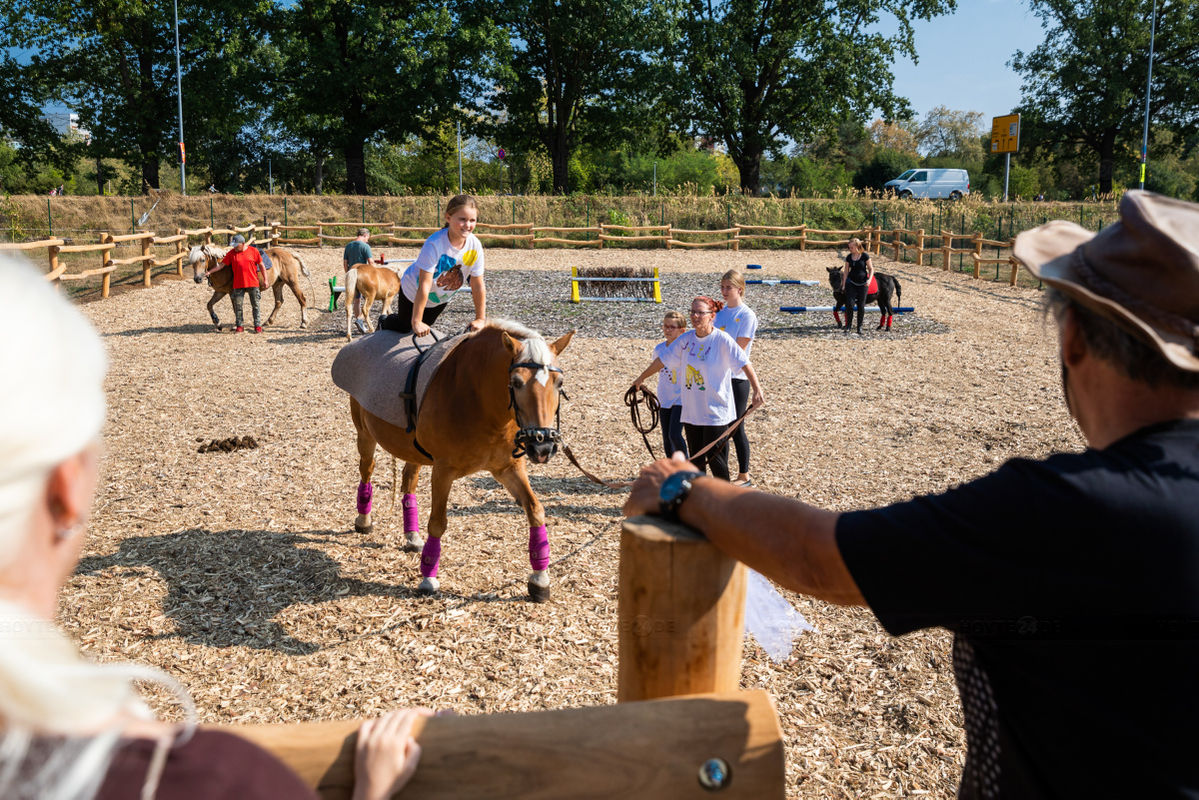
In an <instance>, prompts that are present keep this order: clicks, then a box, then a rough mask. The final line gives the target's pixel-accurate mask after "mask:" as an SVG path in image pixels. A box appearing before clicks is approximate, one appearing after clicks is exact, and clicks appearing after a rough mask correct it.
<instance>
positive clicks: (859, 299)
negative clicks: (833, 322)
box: [845, 282, 867, 331]
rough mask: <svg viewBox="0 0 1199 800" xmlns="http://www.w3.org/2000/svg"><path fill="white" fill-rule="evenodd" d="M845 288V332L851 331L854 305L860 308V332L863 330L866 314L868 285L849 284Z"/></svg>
mask: <svg viewBox="0 0 1199 800" xmlns="http://www.w3.org/2000/svg"><path fill="white" fill-rule="evenodd" d="M847 284H848V285H847V286H846V287H845V330H849V324H850V323H851V322H852V321H853V307H854V303H857V306H858V330H859V331H860V330H862V315H863V314H865V313H866V288H867V287H866V285H865V284H862V285H861V286H858V285H856V284H853V283H848V282H847Z"/></svg>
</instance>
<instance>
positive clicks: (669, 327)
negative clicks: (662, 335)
mask: <svg viewBox="0 0 1199 800" xmlns="http://www.w3.org/2000/svg"><path fill="white" fill-rule="evenodd" d="M662 327H663V328H666V329H667V330H670V329H671V328H682V327H685V326H683V325H667V324H666V323H665V322H663V323H662Z"/></svg>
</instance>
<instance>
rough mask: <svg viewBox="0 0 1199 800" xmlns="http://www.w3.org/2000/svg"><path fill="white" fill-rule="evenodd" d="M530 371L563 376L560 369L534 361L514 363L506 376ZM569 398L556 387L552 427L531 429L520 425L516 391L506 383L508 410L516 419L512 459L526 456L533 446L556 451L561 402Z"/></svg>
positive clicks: (559, 430)
mask: <svg viewBox="0 0 1199 800" xmlns="http://www.w3.org/2000/svg"><path fill="white" fill-rule="evenodd" d="M522 368H523V369H530V370H533V372H534V374H536V372H537V370H541V369H544V370H548V371H549V372H557V373H558V374H559V375H565V373H564V372H563V371H562V369H561V367H555V366H553V365H552V364H538V363H537V362H535V361H514V362H513V363H512V364H511V366H509V367H508V374H509V375H511V374H512V373H513V372H514V371H516V370H518V369H522ZM569 399H570V397H569V396H568V395H567V394H566V390H564V389H563V388H562V387H561V386H559V387H558V409H557V411H555V412H554V427H552V428H531V427H528V426H526V425H522V424H521V421H520V406H519V405H517V403H516V389H514V388H512V382H511V381H509V382H508V408H510V409H512V416H513V417H514V418H515V419H516V428H517V430H516V438H515V440H514V441H513V445H515V446H514V447H513V448H512V457H513V458H520V457H521V456H523V455H526V454H528V452H529V447H530V446H532V445H535V444H546V443H550V444H552V445H553V446H554V449H555V450H556V449H557V448H558V446H559V445H560V444H562V432H561V428H562V401H563V400H569Z"/></svg>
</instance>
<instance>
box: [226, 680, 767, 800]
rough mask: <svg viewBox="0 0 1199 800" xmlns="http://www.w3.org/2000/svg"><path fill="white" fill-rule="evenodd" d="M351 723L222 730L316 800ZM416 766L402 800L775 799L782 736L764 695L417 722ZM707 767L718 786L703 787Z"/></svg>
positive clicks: (347, 789) (333, 773)
mask: <svg viewBox="0 0 1199 800" xmlns="http://www.w3.org/2000/svg"><path fill="white" fill-rule="evenodd" d="M360 724H361V723H360V721H357V720H345V721H339V722H307V723H299V724H292V725H254V726H244V727H227V728H224V729H223V730H226V731H228V732H230V733H234V734H237V735H238V736H241V737H243V738H245V739H249V740H250V741H252V742H254V743H255V744H257V745H259V746H260V747H263V748H265V749H267V750H269V751H271V752H272V753H274V755H275V756H276V757H278V758H279V759H280V760H281V761H282V762H283V763H284V764H287V765H288V766H289V767H291V768H292V769H293V770H295V771H296V772H297V773H299V775H300V778H301V779H302V780H303V781H304V782H305V783H307V784H308V785H309V786H311V787H312V788H313V789H314V790H315V791H316V792H317V793H318V794H319V795H320V796H321V797H322V798H325V800H335V799H336V800H345V799H346V798H349V797H350V795H351V792H352V791H353V786H354V746H355V743H356V737H357V731H358V727H359V725H360ZM413 736H414V737H415V738H416V739H417V740H418V741H419V742H420V745H421V750H422V753H421V760H420V764H419V765H418V766H417V768H416V774H415V775H414V776H413V778H412V781H411V782H410V783H409V784H408V785H407V786H405V787H404V790H403V792H402V793H401V794H400V795H399V796H400V797H402V798H405V799H406V800H420V798H445V797H453V798H458V799H459V800H472V799H475V798H477V800H484V798H487V799H488V800H489V799H490V798H495V797H520V798H526V799H527V800H571V799H572V798H580V799H581V798H597V797H619V798H622V800H658V799H659V798H664V797H669V798H681V799H684V800H685V799H686V798H694V799H695V800H703V799H704V798H709V797H712V796H713V795H715V796H717V797H728V798H741V799H743V800H756V799H757V798H769V800H782V799H783V797H784V794H785V778H784V764H783V761H784V756H783V742H782V733H781V731H780V730H779V725H778V718H777V715H776V714H775V711H774V707H773V706H772V704H771V702H770V696H769V695H768V694H766V692H764V691H761V690H756V691H749V692H738V693H735V694H730V695H699V696H692V697H679V698H670V699H664V700H652V701H647V702H641V703H620V704H618V705H606V706H593V707H590V708H570V709H560V710H555V711H537V712H522V713H516V714H488V715H476V716H453V717H433V718H427V719H420V720H417V722H416V725H415V726H413ZM713 759H719V760H720V761H721V762H723V770H722V772H723V773H724V775H725V778H726V781H725V784H724V785H723V787H716V786H712V785H711V784H710V782H709V784H708V785H707V786H705V785H704V783H702V782H701V777H700V775H701V771H704V772H707V775H708V777H709V778H710V776H711V772H710V771H706V770H704V767H705V766H706V765H707V764H708V763H709V762H710V761H711V760H713Z"/></svg>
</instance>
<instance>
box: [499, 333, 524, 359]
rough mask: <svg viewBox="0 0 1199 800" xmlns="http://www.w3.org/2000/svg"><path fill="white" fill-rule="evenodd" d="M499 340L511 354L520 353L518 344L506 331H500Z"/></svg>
mask: <svg viewBox="0 0 1199 800" xmlns="http://www.w3.org/2000/svg"><path fill="white" fill-rule="evenodd" d="M500 341H502V342H503V343H504V347H506V348H508V352H509V353H511V354H512V355H513V356H515V355H517V354H519V353H520V344H519V343H518V342H517V341H516V340H515V339H513V338H512V337H511V336H509V335H508V334H507V332H506V331H500Z"/></svg>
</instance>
